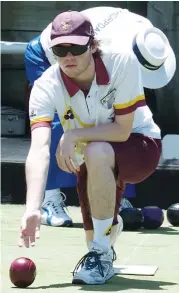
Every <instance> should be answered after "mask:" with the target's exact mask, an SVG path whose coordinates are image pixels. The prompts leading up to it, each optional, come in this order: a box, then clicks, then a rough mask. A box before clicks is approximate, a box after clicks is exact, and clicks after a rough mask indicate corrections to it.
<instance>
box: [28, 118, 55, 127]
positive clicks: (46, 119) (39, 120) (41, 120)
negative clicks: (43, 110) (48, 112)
mask: <svg viewBox="0 0 179 293" xmlns="http://www.w3.org/2000/svg"><path fill="white" fill-rule="evenodd" d="M51 121H52V119H51V118H49V117H41V118H35V119H33V120H31V122H30V125H31V126H32V125H33V124H35V123H38V122H51Z"/></svg>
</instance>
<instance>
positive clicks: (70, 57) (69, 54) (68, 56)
mask: <svg viewBox="0 0 179 293" xmlns="http://www.w3.org/2000/svg"><path fill="white" fill-rule="evenodd" d="M66 58H68V59H69V60H71V59H74V58H75V57H74V56H73V54H72V53H71V52H68V53H67V55H66Z"/></svg>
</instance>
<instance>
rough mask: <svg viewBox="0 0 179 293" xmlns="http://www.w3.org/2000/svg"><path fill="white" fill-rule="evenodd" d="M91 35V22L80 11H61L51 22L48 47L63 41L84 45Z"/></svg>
mask: <svg viewBox="0 0 179 293" xmlns="http://www.w3.org/2000/svg"><path fill="white" fill-rule="evenodd" d="M93 36H94V30H93V27H92V24H91V22H90V20H89V19H88V18H87V17H85V16H84V15H83V14H82V13H81V12H78V11H67V12H63V13H60V14H59V15H57V16H56V17H55V19H54V20H53V22H52V31H51V43H50V48H51V47H53V46H56V45H59V44H63V43H70V44H77V45H86V44H87V43H88V41H89V39H90V37H93Z"/></svg>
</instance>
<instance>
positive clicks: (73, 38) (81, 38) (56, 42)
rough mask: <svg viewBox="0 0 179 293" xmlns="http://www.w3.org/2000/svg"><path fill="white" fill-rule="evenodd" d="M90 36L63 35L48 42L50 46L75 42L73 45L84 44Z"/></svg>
mask: <svg viewBox="0 0 179 293" xmlns="http://www.w3.org/2000/svg"><path fill="white" fill-rule="evenodd" d="M89 39H90V37H86V36H63V37H58V38H55V39H53V40H52V41H51V43H50V48H52V47H54V46H57V45H60V44H75V45H86V44H87V43H88V41H89Z"/></svg>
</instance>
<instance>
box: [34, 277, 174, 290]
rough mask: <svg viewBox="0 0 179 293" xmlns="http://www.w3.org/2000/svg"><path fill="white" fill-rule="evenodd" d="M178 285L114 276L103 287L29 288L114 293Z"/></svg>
mask: <svg viewBox="0 0 179 293" xmlns="http://www.w3.org/2000/svg"><path fill="white" fill-rule="evenodd" d="M174 285H178V284H177V283H173V282H165V281H158V280H137V279H131V278H130V279H128V278H126V277H120V276H114V277H113V278H112V280H110V281H108V282H107V283H106V284H104V285H73V284H71V283H64V284H51V285H49V286H39V287H29V288H28V289H30V290H33V289H35V290H37V289H47V290H48V289H52V288H54V289H56V288H68V287H73V288H74V286H75V287H80V289H79V290H82V291H93V292H94V291H98V292H116V291H122V290H129V289H138V290H139V289H142V290H166V288H162V287H165V286H174Z"/></svg>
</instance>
